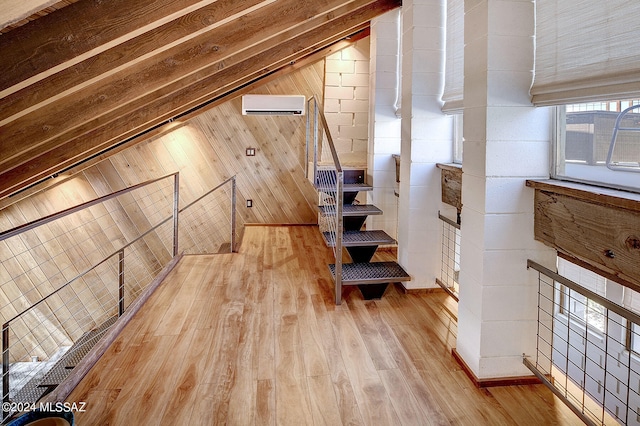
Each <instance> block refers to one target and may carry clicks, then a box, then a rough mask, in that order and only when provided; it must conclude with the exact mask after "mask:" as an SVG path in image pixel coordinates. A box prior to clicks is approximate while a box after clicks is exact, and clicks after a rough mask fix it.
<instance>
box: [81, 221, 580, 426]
mask: <svg viewBox="0 0 640 426" xmlns="http://www.w3.org/2000/svg"><path fill="white" fill-rule="evenodd" d="M316 243H317V246H314V244H316ZM310 252H312V253H314V255H313V256H310V255H309V253H310ZM331 258H332V254H331V252H330V250H329V249H328V248H326V246H324V243H323V241H322V240H321V238H318V229H317V228H316V227H275V226H269V227H256V226H252V227H248V228H247V231H246V233H245V239H244V241H243V244H242V246H241V247H240V249H239V252H238V253H234V254H225V255H211V256H185V257H183V258H182V260H181V261H180V263H179V264H178V265H177V267H176V268H175V269H174V271H172V273H171V274H169V276H168V277H167V281H166V282H165V283H163V284H162V285H161V286H160V287H159V288H158V290H156V292H155V293H154V295H153V296H152V297H151V298H150V299H149V301H148V302H147V304H146V305H145V306H143V307H142V309H141V310H140V313H139V314H138V315H137V316H136V317H134V318H133V319H132V320H131V322H130V323H129V324H128V325H127V327H125V329H124V330H123V332H122V334H121V335H120V336H119V337H118V338H117V339H116V341H115V343H114V344H113V345H112V346H111V347H110V348H109V350H108V351H107V352H106V353H105V355H104V356H103V357H102V358H101V359H100V360H99V361H98V363H97V364H96V365H95V366H94V368H93V369H92V370H91V371H90V372H89V373H88V374H87V375H86V376H85V378H84V379H83V381H82V382H81V383H80V385H79V386H78V387H77V388H76V389H75V390H74V391H73V392H72V394H71V395H70V396H69V398H68V401H85V400H86V402H87V407H88V411H87V412H85V413H77V414H78V415H77V417H76V418H77V420H76V421H77V423H78V424H101V425H102V424H105V425H106V424H109V425H127V426H128V425H130V424H142V425H146V424H149V425H151V424H153V425H155V424H189V425H207V426H208V425H212V424H240V425H244V424H247V425H253V424H256V425H300V424H314V425H315V424H318V425H320V424H327V425H340V424H343V425H375V426H378V425H385V424H390V425H391V424H392V425H410V426H413V425H418V424H420V425H422V424H424V425H432V424H433V425H471V424H472V425H491V426H493V425H509V426H511V425H538V424H557V425H575V424H580V422H579V420H578V419H577V418H576V417H575V415H573V413H571V412H570V411H569V410H568V408H566V407H564V406H563V405H562V404H561V403H560V401H559V400H558V399H557V398H555V397H554V396H553V395H552V394H551V393H550V392H549V391H548V390H547V389H546V388H544V387H540V386H518V387H506V388H491V389H477V388H476V387H475V386H474V385H473V383H472V382H471V380H469V378H468V377H467V376H466V374H465V373H464V371H463V370H462V369H461V368H460V366H459V365H458V364H457V363H456V362H455V360H453V357H452V356H451V351H450V345H451V337H450V335H453V336H455V333H456V332H457V330H456V327H455V326H453V325H452V324H451V323H450V322H449V321H451V318H453V317H454V316H455V315H454V314H455V312H453V309H452V306H450V305H449V302H447V300H448V299H447V298H446V297H443V296H442V295H439V294H425V295H413V294H409V295H405V294H403V293H402V292H400V291H398V290H397V289H396V288H390V289H388V290H387V292H386V294H385V296H384V297H383V298H382V299H381V300H375V301H364V300H362V296H361V295H360V293H359V291H357V289H356V290H355V291H352V292H345V301H346V303H343V304H342V305H340V306H338V307H336V305H335V304H334V300H333V296H332V290H333V289H332V285H331V284H330V283H329V280H330V277H329V276H328V274H329V273H328V269H326V268H325V266H326V264H325V263H326V262H329V261H331ZM325 286H326V287H327V288H325ZM187 295H190V297H187ZM178 303H180V304H181V305H183V306H181V307H179V306H177V304H178ZM172 305H173V307H172ZM174 308H175V312H179V315H177V314H174V313H169V314H168V311H173V310H174ZM170 318H175V320H171V321H169V319H170ZM162 321H165V323H164V324H162ZM171 324H173V325H174V327H175V329H174V328H173V327H171ZM176 330H178V331H177V332H176ZM174 332H176V334H166V333H174ZM383 366H387V367H391V368H381V367H383ZM92 407H93V408H92Z"/></svg>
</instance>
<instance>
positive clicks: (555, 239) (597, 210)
mask: <svg viewBox="0 0 640 426" xmlns="http://www.w3.org/2000/svg"><path fill="white" fill-rule="evenodd" d="M526 184H527V186H528V187H531V188H534V189H535V196H534V198H535V212H534V235H535V239H536V240H538V241H541V242H542V243H544V244H546V245H548V246H550V247H553V248H555V249H556V250H557V251H558V254H559V255H560V256H561V257H563V258H565V259H567V260H569V261H571V262H573V263H576V264H578V265H580V266H582V267H584V268H587V269H589V270H591V271H594V272H596V273H598V274H600V275H602V276H604V277H605V278H608V279H611V280H613V281H615V282H617V283H619V284H622V285H624V286H627V287H630V288H633V289H634V290H636V291H640V269H638V267H637V265H638V264H640V226H639V224H640V194H636V193H632V192H625V191H620V190H615V189H608V188H601V187H597V186H592V185H586V184H579V183H573V182H564V181H557V180H528V181H527V183H526Z"/></svg>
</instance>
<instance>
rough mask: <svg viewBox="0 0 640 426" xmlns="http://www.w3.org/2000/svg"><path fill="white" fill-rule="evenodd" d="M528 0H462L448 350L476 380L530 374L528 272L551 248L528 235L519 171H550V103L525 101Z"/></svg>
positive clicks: (550, 258) (528, 205)
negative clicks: (453, 320) (453, 330)
mask: <svg viewBox="0 0 640 426" xmlns="http://www.w3.org/2000/svg"><path fill="white" fill-rule="evenodd" d="M533 35H534V4H533V2H532V1H530V0H483V1H475V2H465V81H464V84H465V88H464V131H463V134H464V149H463V152H464V160H463V167H462V168H463V171H464V175H463V183H462V202H463V209H462V235H463V238H462V244H461V245H462V247H461V267H460V270H461V272H460V303H459V309H458V338H457V348H456V350H457V352H458V354H459V355H460V356H461V358H462V359H463V360H464V361H465V363H466V364H467V365H468V366H469V368H470V369H471V370H472V372H473V373H474V374H475V375H476V377H477V378H478V379H488V378H498V377H500V378H504V377H519V376H527V375H530V372H529V370H527V369H526V368H525V367H524V366H523V364H522V354H523V353H527V354H533V353H534V352H535V344H536V326H537V280H536V276H535V274H533V273H531V272H529V271H527V269H526V260H527V258H532V259H534V260H536V261H538V262H540V263H542V264H545V265H546V266H548V267H551V268H553V267H554V264H555V252H554V251H553V250H551V249H549V248H547V247H546V246H544V245H542V244H540V243H538V242H536V241H534V237H533V214H534V211H533V193H532V190H531V189H529V188H526V187H525V181H526V179H527V178H545V177H548V173H549V158H550V151H549V150H550V134H551V132H550V129H551V124H552V121H551V120H552V114H551V110H550V109H548V108H535V107H533V106H532V105H531V103H530V97H529V87H530V85H531V81H532V76H533V59H534V38H533Z"/></svg>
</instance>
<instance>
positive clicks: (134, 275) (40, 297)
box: [0, 173, 243, 420]
mask: <svg viewBox="0 0 640 426" xmlns="http://www.w3.org/2000/svg"><path fill="white" fill-rule="evenodd" d="M179 186H180V185H179V174H178V173H174V174H171V175H167V176H164V177H161V178H158V179H154V180H150V181H147V182H144V183H142V184H139V185H135V186H132V187H130V188H126V189H124V190H121V191H117V192H114V193H112V194H109V195H106V196H103V197H100V198H97V199H95V200H92V201H89V202H86V203H83V204H80V205H78V206H75V207H72V208H70V209H67V210H64V211H62V212H60V213H56V214H53V215H50V216H47V217H45V218H42V219H39V220H36V221H33V222H30V223H27V224H25V225H22V226H18V227H17V228H14V229H12V230H10V231H6V232H3V233H0V297H2V298H3V299H4V300H2V307H0V315H1V316H2V319H3V327H2V351H3V352H2V361H3V362H2V400H3V402H13V403H16V404H31V403H35V402H37V401H38V399H40V398H41V397H42V396H43V395H45V394H46V393H47V392H49V391H51V390H52V389H54V388H55V387H56V386H57V385H58V384H60V383H61V382H62V381H63V380H64V379H65V378H66V377H67V376H68V375H69V374H70V373H71V370H72V369H73V367H75V366H76V365H77V364H78V363H79V362H80V360H81V359H82V358H83V357H84V356H85V355H86V354H87V353H88V352H89V350H90V349H91V348H92V347H93V346H94V345H95V344H96V342H97V341H98V340H99V339H100V338H101V337H102V336H103V335H104V334H105V333H106V332H107V331H108V330H109V328H110V327H111V326H112V325H113V324H114V323H115V321H116V319H117V318H118V317H120V316H122V315H123V314H124V312H125V311H126V310H127V309H128V308H129V307H130V306H131V305H132V304H133V303H134V301H136V299H137V298H138V297H139V296H140V295H141V294H142V293H143V292H144V291H145V289H146V287H147V286H148V285H149V283H151V282H152V281H153V280H154V278H155V277H156V276H158V274H159V273H160V272H161V271H162V270H163V268H165V267H166V265H168V264H169V263H170V262H171V260H172V259H174V258H175V257H176V256H177V255H178V253H184V254H209V253H219V252H222V251H224V252H231V251H235V249H236V242H237V241H238V239H239V236H240V234H241V232H242V229H243V226H242V223H240V226H238V224H237V221H236V216H237V215H236V206H235V201H236V180H235V176H234V177H231V178H229V179H227V180H226V181H225V182H223V183H221V184H220V185H218V186H216V187H215V188H213V189H211V190H210V191H208V192H207V193H205V194H204V195H202V196H201V197H199V198H198V199H196V200H194V201H192V202H191V203H189V204H188V205H187V206H185V207H183V208H180V207H179V204H180V193H179ZM151 221H153V222H155V223H153V222H151ZM14 405H15V404H14ZM11 414H12V413H11V412H6V411H3V420H4V419H6V418H8V416H9V415H11Z"/></svg>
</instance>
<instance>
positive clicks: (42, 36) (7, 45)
mask: <svg viewBox="0 0 640 426" xmlns="http://www.w3.org/2000/svg"><path fill="white" fill-rule="evenodd" d="M213 1H215V0H136V1H131V0H109V1H101V0H85V1H79V2H77V3H74V4H71V5H69V6H67V7H65V8H62V9H60V10H56V11H55V12H53V13H50V14H48V15H46V16H43V17H42V18H40V19H36V20H34V21H32V22H30V23H28V24H27V25H24V26H22V27H19V28H16V29H15V30H13V31H11V32H9V33H7V34H5V35H3V36H2V39H1V40H0V58H2V61H1V62H0V76H2V77H1V78H0V96H5V95H6V94H7V93H4V92H5V91H6V90H7V89H9V88H11V87H12V86H16V85H19V83H21V82H25V81H26V80H28V79H30V78H34V77H36V76H38V75H40V74H43V73H44V74H47V73H51V72H52V70H54V69H55V67H56V66H59V65H62V64H64V63H65V62H67V61H71V60H73V59H74V58H77V57H78V56H81V55H87V54H91V53H93V52H96V51H100V50H105V49H108V48H109V47H111V46H112V45H114V44H116V43H120V42H123V41H126V40H127V39H128V38H132V37H135V36H137V35H139V34H141V33H142V32H144V31H148V30H149V29H150V27H153V26H154V25H155V26H157V25H160V24H162V23H164V21H163V19H167V18H168V19H174V18H175V17H177V16H179V15H181V14H185V13H187V12H190V11H192V10H193V9H194V6H195V7H196V8H197V7H202V6H203V5H204V4H205V3H211V2H213Z"/></svg>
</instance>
